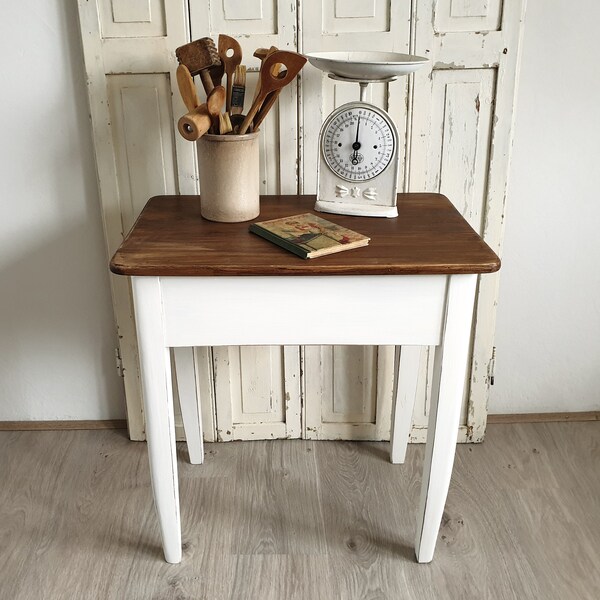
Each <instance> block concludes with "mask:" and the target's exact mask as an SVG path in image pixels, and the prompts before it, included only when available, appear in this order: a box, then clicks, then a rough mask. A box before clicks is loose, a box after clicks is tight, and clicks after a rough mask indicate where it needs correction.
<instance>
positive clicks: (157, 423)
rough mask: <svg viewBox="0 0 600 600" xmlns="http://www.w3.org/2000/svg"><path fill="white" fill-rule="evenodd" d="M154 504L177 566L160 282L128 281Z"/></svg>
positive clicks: (170, 408) (169, 389)
mask: <svg viewBox="0 0 600 600" xmlns="http://www.w3.org/2000/svg"><path fill="white" fill-rule="evenodd" d="M132 285H133V298H134V304H135V317H136V328H137V337H138V347H139V355H140V367H141V377H142V395H143V397H144V411H145V412H144V414H145V420H146V439H147V444H148V456H149V459H150V475H151V479H152V490H153V492H154V504H155V506H156V512H157V513H158V521H159V525H160V531H161V535H162V542H163V550H164V553H165V559H166V561H167V562H169V563H178V562H181V521H180V516H179V485H178V481H177V457H176V452H175V424H174V415H173V389H172V381H171V358H170V354H169V348H167V347H166V345H165V340H164V323H163V315H162V300H161V292H160V280H159V278H158V277H132Z"/></svg>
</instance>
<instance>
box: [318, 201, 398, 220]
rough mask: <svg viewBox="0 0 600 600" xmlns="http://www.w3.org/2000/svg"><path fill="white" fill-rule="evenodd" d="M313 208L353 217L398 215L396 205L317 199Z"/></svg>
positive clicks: (390, 216)
mask: <svg viewBox="0 0 600 600" xmlns="http://www.w3.org/2000/svg"><path fill="white" fill-rule="evenodd" d="M315 210H318V211H319V212H325V213H332V214H334V215H350V216H353V217H387V218H388V219H391V218H393V217H397V216H398V207H397V206H366V205H365V204H350V203H348V202H331V201H328V200H317V201H316V202H315Z"/></svg>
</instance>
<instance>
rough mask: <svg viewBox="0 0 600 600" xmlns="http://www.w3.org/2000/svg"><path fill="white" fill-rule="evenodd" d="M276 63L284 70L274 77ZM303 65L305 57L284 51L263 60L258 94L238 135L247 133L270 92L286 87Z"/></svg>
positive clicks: (278, 51)
mask: <svg viewBox="0 0 600 600" xmlns="http://www.w3.org/2000/svg"><path fill="white" fill-rule="evenodd" d="M277 63H281V64H282V65H284V66H285V68H286V70H285V71H284V72H282V73H278V74H277V75H276V76H274V75H273V67H274V66H275V65H276V64H277ZM305 63H306V57H304V56H302V55H301V54H297V53H296V52H287V51H286V50H277V52H273V54H271V55H269V56H267V58H265V60H264V61H263V63H262V66H261V68H260V76H259V82H260V92H259V93H258V96H257V97H256V99H255V100H254V102H253V103H252V107H251V108H250V110H249V111H248V114H247V115H246V118H245V119H244V122H243V123H242V126H241V127H240V135H243V134H245V133H246V131H248V127H250V123H252V120H253V119H254V117H255V116H256V113H257V112H258V111H259V110H260V107H261V106H262V104H263V102H264V101H265V99H266V97H267V96H268V95H269V94H270V93H271V92H275V91H277V90H281V88H282V87H284V86H286V85H287V84H288V83H290V81H293V80H294V79H295V78H296V75H298V73H299V72H300V69H302V67H303V66H304V65H305Z"/></svg>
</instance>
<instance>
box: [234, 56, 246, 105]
mask: <svg viewBox="0 0 600 600" xmlns="http://www.w3.org/2000/svg"><path fill="white" fill-rule="evenodd" d="M245 97H246V66H245V65H238V66H237V67H236V68H235V72H234V74H233V87H232V89H231V114H232V115H241V114H242V113H243V112H244V99H245Z"/></svg>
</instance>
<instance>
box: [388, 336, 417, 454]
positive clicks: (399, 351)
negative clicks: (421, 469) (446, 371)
mask: <svg viewBox="0 0 600 600" xmlns="http://www.w3.org/2000/svg"><path fill="white" fill-rule="evenodd" d="M420 360H421V346H402V347H400V346H396V355H395V361H394V376H395V381H394V397H393V406H392V430H391V433H390V442H391V443H390V462H392V463H393V464H395V465H399V464H402V463H403V462H404V459H405V458H406V447H407V446H408V438H409V437H410V428H411V425H412V417H413V410H414V408H415V397H416V394H417V382H418V380H419V362H420Z"/></svg>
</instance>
